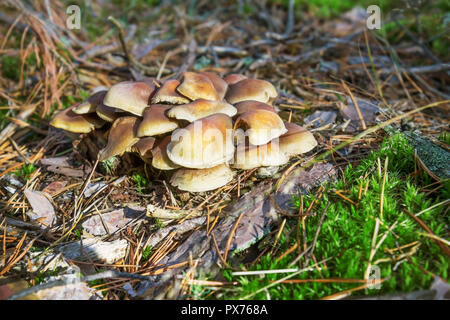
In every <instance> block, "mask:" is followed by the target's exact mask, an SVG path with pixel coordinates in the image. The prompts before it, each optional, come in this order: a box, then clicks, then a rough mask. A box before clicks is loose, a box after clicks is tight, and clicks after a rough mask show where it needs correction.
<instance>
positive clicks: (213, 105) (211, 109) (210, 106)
mask: <svg viewBox="0 0 450 320" xmlns="http://www.w3.org/2000/svg"><path fill="white" fill-rule="evenodd" d="M236 112H237V110H236V108H235V107H233V106H232V105H231V104H229V103H227V102H225V101H211V100H205V99H198V100H195V101H193V102H191V103H188V104H184V105H181V106H176V107H173V108H172V109H170V110H169V111H168V112H167V115H168V116H169V117H171V118H175V119H179V120H187V121H189V122H193V121H195V120H198V119H201V118H204V117H207V116H209V115H212V114H215V113H223V114H226V115H228V116H229V117H233V116H234V115H235V114H236Z"/></svg>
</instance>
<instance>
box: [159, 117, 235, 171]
mask: <svg viewBox="0 0 450 320" xmlns="http://www.w3.org/2000/svg"><path fill="white" fill-rule="evenodd" d="M232 135H233V134H232V121H231V118H230V117H229V116H227V115H225V114H221V113H220V114H214V115H211V116H208V117H205V118H202V119H200V120H196V121H194V122H192V123H191V124H189V125H188V126H187V127H186V128H183V129H178V130H176V131H175V132H173V133H172V141H171V142H170V143H169V145H168V146H167V154H168V156H169V159H170V160H172V161H173V162H174V163H176V164H178V165H180V166H183V167H187V168H197V169H202V168H210V167H214V166H216V165H219V164H221V163H225V162H227V161H229V160H231V159H232V158H233V154H234V146H233V137H232Z"/></svg>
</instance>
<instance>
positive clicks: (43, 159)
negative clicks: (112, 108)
mask: <svg viewBox="0 0 450 320" xmlns="http://www.w3.org/2000/svg"><path fill="white" fill-rule="evenodd" d="M73 2H74V3H75V4H77V5H78V6H79V8H80V9H81V11H80V12H81V20H80V28H79V29H69V28H67V21H68V19H69V18H70V17H71V15H72V12H73V11H69V12H68V11H67V8H68V6H69V2H67V1H61V0H59V1H51V3H50V2H49V1H29V2H27V3H25V2H21V1H18V0H8V1H6V3H4V4H1V5H0V34H1V35H2V36H1V37H0V214H1V215H0V299H5V298H8V297H9V298H15V299H19V298H27V299H52V298H59V299H61V298H68V299H108V300H115V299H142V298H149V299H167V298H172V299H174V298H176V299H342V298H346V297H350V296H351V297H352V298H355V297H358V298H361V297H363V298H368V297H380V296H381V297H384V298H388V297H389V295H394V294H395V295H396V297H397V298H398V297H403V298H410V299H418V298H432V299H439V298H442V297H443V296H444V295H445V293H446V292H448V284H447V282H448V277H449V275H448V271H449V269H450V268H449V263H450V260H449V255H450V241H449V232H450V229H449V215H448V208H449V207H450V206H449V205H448V203H449V201H450V200H449V199H450V196H449V195H450V182H449V177H450V169H449V164H450V161H449V159H450V153H449V145H450V135H449V124H450V121H449V111H450V108H449V107H450V104H449V103H450V83H449V79H450V63H449V57H448V52H449V43H450V41H449V33H448V31H449V27H450V20H449V13H448V12H450V8H449V7H448V2H446V1H435V2H430V3H428V2H427V3H424V4H422V6H421V7H420V6H419V7H417V6H411V7H408V6H405V5H404V4H405V3H404V2H401V1H399V2H398V3H397V2H396V1H392V2H389V5H387V4H384V2H383V3H382V4H383V5H381V4H380V6H381V9H382V11H383V15H382V23H381V28H380V29H377V30H369V29H368V28H367V27H366V21H367V14H366V10H365V8H366V4H365V2H364V1H360V3H361V4H362V5H364V7H358V6H354V5H355V2H353V1H340V2H337V3H341V4H342V5H339V6H338V5H335V6H333V5H331V4H333V3H334V2H333V1H329V2H330V4H329V6H327V5H326V4H327V3H328V2H327V1H315V2H314V5H308V4H307V3H306V1H225V2H223V3H222V2H220V3H221V4H222V5H220V6H219V5H217V3H218V2H216V1H190V2H188V4H187V5H180V4H177V5H172V4H171V1H161V2H158V1H146V0H137V1H133V2H130V3H128V2H126V4H123V3H122V4H121V2H120V1H111V2H107V3H105V2H104V1H101V0H96V1H90V2H87V1H71V2H70V4H72V3H73ZM410 2H411V1H410ZM224 3H226V4H227V5H223V4H224ZM406 3H409V2H408V1H407V2H406ZM118 12H120V16H119V14H117V13H118ZM110 16H113V17H115V19H117V20H114V21H118V23H119V25H117V24H115V23H113V19H109V18H108V17H110ZM70 21H72V20H70ZM74 21H75V20H74ZM75 22H76V21H75ZM121 32H122V33H123V38H122V40H124V43H121V41H120V40H121V38H120V34H121ZM183 70H194V71H213V72H217V73H219V74H222V75H226V74H228V73H242V74H245V75H247V76H249V77H254V78H260V79H265V80H268V81H270V82H271V83H273V84H274V85H275V87H276V88H277V89H278V91H279V96H278V98H277V100H276V102H275V105H276V106H277V107H278V108H279V109H280V112H279V114H280V116H281V117H282V118H283V120H285V121H290V122H295V123H298V124H300V125H302V126H303V127H305V128H307V129H308V130H310V131H311V132H313V134H314V136H315V137H316V139H317V141H318V146H317V148H315V149H314V150H313V151H311V152H309V153H308V154H306V155H304V156H302V157H300V156H298V157H295V158H293V159H291V161H290V162H289V163H288V164H287V165H285V166H283V167H282V168H281V169H280V171H279V172H278V173H277V174H275V175H273V176H270V177H262V176H261V175H259V174H258V172H257V170H249V171H241V172H239V173H238V175H237V177H236V178H235V179H234V180H233V181H231V182H230V183H229V184H227V185H226V186H225V187H223V188H220V189H218V190H216V191H211V192H204V193H198V194H191V193H188V192H180V191H179V190H177V189H176V188H173V187H171V186H170V185H169V184H168V183H167V182H166V181H167V177H168V176H167V175H166V174H165V173H161V172H157V171H156V170H154V169H152V168H151V166H149V165H146V164H145V163H143V162H142V161H140V160H139V159H138V158H137V157H134V156H133V155H132V154H127V155H126V156H124V157H123V158H122V159H119V160H118V161H122V164H123V163H126V164H127V165H117V164H114V163H109V162H107V163H103V164H102V165H100V166H99V167H98V168H97V170H92V168H93V163H94V161H92V159H88V158H86V157H85V156H84V155H85V154H86V152H87V150H86V149H83V145H82V144H80V143H79V139H78V138H73V137H69V136H67V135H65V134H64V132H62V131H61V130H57V129H55V128H52V127H50V126H49V124H48V123H49V119H50V118H51V116H52V115H53V114H54V112H55V111H57V110H60V109H63V108H67V107H69V106H71V105H72V104H74V103H77V102H81V101H83V100H84V99H86V98H87V97H88V96H89V95H90V94H91V92H92V90H94V88H97V87H111V86H112V85H113V84H115V83H117V82H120V81H124V80H130V79H139V78H140V77H142V76H148V77H155V78H157V79H161V80H164V79H167V78H170V77H173V76H174V75H175V74H178V73H179V72H180V71H183ZM148 205H151V206H152V207H151V208H153V209H152V210H149V209H148ZM154 208H157V210H154ZM30 212H34V213H36V212H37V213H39V214H41V217H42V219H41V221H40V222H39V221H36V220H32V219H31V218H30V216H31V215H30ZM49 214H53V215H55V216H56V223H52V224H51V225H48V224H47V225H46V224H45V222H44V221H45V218H46V217H48V215H49ZM255 230H257V231H255ZM74 278H75V279H77V280H79V281H78V282H76V283H73V282H74V281H73V280H74Z"/></svg>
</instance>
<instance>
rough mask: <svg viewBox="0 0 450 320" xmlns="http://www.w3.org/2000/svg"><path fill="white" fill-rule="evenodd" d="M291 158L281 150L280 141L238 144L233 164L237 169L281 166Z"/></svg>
mask: <svg viewBox="0 0 450 320" xmlns="http://www.w3.org/2000/svg"><path fill="white" fill-rule="evenodd" d="M288 161H289V158H288V157H287V156H286V155H285V154H284V153H283V152H282V151H281V150H280V148H279V146H278V141H276V140H275V141H271V142H270V143H268V144H263V145H259V146H252V145H245V144H241V145H238V146H237V148H236V154H235V157H234V161H233V164H232V167H233V168H236V169H243V170H248V169H253V168H258V167H269V166H281V165H283V164H286V163H287V162H288Z"/></svg>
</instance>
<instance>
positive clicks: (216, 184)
mask: <svg viewBox="0 0 450 320" xmlns="http://www.w3.org/2000/svg"><path fill="white" fill-rule="evenodd" d="M233 177H234V172H233V170H231V169H230V168H229V167H228V166H227V165H225V164H221V165H218V166H215V167H212V168H207V169H185V168H181V169H178V170H177V171H176V172H175V173H174V175H173V176H172V178H171V179H170V183H171V184H172V185H173V186H175V187H177V188H178V189H180V190H183V191H189V192H204V191H210V190H214V189H217V188H220V187H223V186H224V185H226V184H227V183H228V182H230V181H231V180H233Z"/></svg>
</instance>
